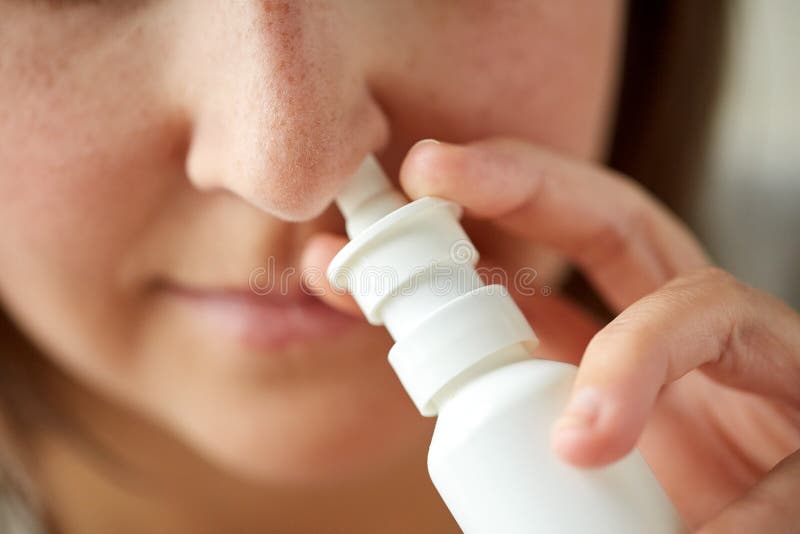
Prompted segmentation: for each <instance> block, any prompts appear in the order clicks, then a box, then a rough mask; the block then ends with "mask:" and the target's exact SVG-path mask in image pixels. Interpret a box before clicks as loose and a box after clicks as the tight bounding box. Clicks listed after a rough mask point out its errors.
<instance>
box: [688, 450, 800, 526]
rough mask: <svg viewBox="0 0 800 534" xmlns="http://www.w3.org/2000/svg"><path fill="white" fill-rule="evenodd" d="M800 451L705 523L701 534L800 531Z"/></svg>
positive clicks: (787, 458)
mask: <svg viewBox="0 0 800 534" xmlns="http://www.w3.org/2000/svg"><path fill="white" fill-rule="evenodd" d="M798 495H800V450H798V451H795V452H794V453H793V454H791V455H790V456H788V457H786V458H785V459H784V460H783V461H782V462H780V463H779V464H778V465H777V466H775V468H773V469H772V471H770V472H769V473H768V474H767V476H766V477H764V478H763V479H762V480H761V481H759V482H758V484H756V485H755V486H754V487H753V488H751V489H750V491H748V492H747V494H746V495H745V496H744V497H742V498H741V499H738V500H736V501H734V502H732V503H731V504H729V505H728V506H727V507H725V508H724V509H723V510H722V512H721V513H720V514H719V515H717V516H716V517H715V518H714V519H712V520H711V521H709V522H708V523H706V524H705V525H703V527H702V528H700V530H698V533H699V534H723V533H728V532H737V533H739V534H760V533H762V532H786V533H789V532H800V507H798V506H797V496H798Z"/></svg>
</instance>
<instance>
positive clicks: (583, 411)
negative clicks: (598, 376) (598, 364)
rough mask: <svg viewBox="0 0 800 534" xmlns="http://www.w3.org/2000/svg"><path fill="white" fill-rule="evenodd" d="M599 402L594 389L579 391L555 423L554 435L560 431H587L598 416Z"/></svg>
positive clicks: (597, 393) (597, 394)
mask: <svg viewBox="0 0 800 534" xmlns="http://www.w3.org/2000/svg"><path fill="white" fill-rule="evenodd" d="M600 402H601V399H600V393H599V392H598V391H597V390H596V389H594V388H585V389H581V390H580V391H578V392H577V393H575V394H574V395H573V396H572V399H571V400H570V401H569V404H567V408H566V409H565V410H564V413H563V415H562V416H561V417H560V418H559V420H558V421H557V422H556V433H561V431H562V430H580V429H585V430H589V429H590V428H591V427H592V426H593V425H594V424H595V423H596V422H597V419H598V416H599V415H600Z"/></svg>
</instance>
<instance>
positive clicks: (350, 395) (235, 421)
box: [182, 377, 434, 488]
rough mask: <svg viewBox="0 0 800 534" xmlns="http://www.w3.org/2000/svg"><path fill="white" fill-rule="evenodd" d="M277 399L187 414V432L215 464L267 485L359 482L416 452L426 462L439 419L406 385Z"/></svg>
mask: <svg viewBox="0 0 800 534" xmlns="http://www.w3.org/2000/svg"><path fill="white" fill-rule="evenodd" d="M392 378H393V377H392ZM393 381H394V380H393ZM275 397H277V398H271V399H269V400H268V401H265V402H264V403H263V404H262V405H261V406H243V405H241V404H240V405H239V406H237V407H236V408H231V409H230V410H228V411H227V413H226V414H225V416H224V417H216V418H209V417H204V418H202V419H196V420H194V421H191V422H188V421H186V420H184V421H183V423H184V425H185V426H184V428H183V429H182V431H183V433H184V434H185V437H186V438H187V440H188V441H189V442H190V443H191V445H193V446H194V448H195V449H197V450H198V451H199V452H200V453H201V454H202V455H203V456H205V457H206V458H207V459H208V460H210V461H211V462H212V463H215V464H217V465H219V466H221V467H222V468H223V469H225V470H226V471H228V472H230V473H231V474H233V475H234V476H236V477H239V478H243V479H247V480H250V481H253V482H256V483H260V484H265V485H279V486H295V487H305V488H315V487H325V486H341V485H345V484H349V483H358V481H359V480H362V481H363V480H368V479H371V478H376V477H380V476H381V475H382V474H384V473H386V472H387V471H388V470H391V469H392V468H394V467H396V466H398V465H400V464H403V463H405V464H406V465H407V464H408V462H409V461H414V460H412V459H414V458H416V459H417V460H418V463H420V464H421V465H420V468H421V469H424V468H425V451H427V447H428V444H429V443H430V438H431V434H432V432H433V423H434V420H433V419H430V418H424V417H422V416H420V415H419V413H418V412H417V411H416V409H415V408H414V406H413V404H412V403H411V401H410V400H409V399H408V397H407V396H406V394H405V392H404V391H403V390H402V388H401V387H400V385H399V383H395V384H392V385H391V386H388V387H378V388H375V387H369V386H365V385H364V384H360V385H359V384H358V383H351V384H349V385H340V386H338V387H330V388H327V389H326V388H314V389H311V388H309V390H308V391H296V392H281V393H276V395H275ZM217 415H219V414H217ZM187 423H188V425H187Z"/></svg>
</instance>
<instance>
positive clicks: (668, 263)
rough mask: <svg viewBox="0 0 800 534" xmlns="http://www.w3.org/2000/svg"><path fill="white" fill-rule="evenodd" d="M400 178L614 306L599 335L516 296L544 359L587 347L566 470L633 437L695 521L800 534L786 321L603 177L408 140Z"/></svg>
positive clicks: (562, 305)
mask: <svg viewBox="0 0 800 534" xmlns="http://www.w3.org/2000/svg"><path fill="white" fill-rule="evenodd" d="M400 174H401V176H400V178H401V183H402V185H403V187H404V189H405V190H406V192H407V194H408V195H409V196H411V197H412V198H418V197H421V196H427V195H433V196H440V197H443V198H448V199H452V200H454V201H455V202H458V203H459V204H461V205H462V206H464V208H465V214H466V215H467V216H468V217H474V218H479V219H487V220H491V221H492V222H493V223H494V224H495V225H497V226H498V227H500V228H503V229H505V230H507V231H508V232H512V233H514V234H517V235H519V236H523V237H525V238H527V239H528V240H530V241H531V242H532V243H536V244H542V245H546V246H549V247H552V248H553V249H556V250H558V251H560V252H561V253H562V254H564V255H565V256H566V257H568V258H569V259H570V260H571V261H572V262H573V263H574V264H575V265H576V266H577V267H578V268H579V269H581V271H582V272H583V273H584V274H585V275H586V277H587V278H588V279H589V280H590V281H591V283H592V284H593V285H594V287H595V288H596V290H597V291H598V293H599V294H600V295H601V296H602V297H603V298H604V299H605V301H606V302H607V304H608V306H609V307H610V308H611V309H612V310H614V311H615V312H620V313H619V315H618V316H617V317H616V318H615V319H614V320H613V321H612V322H611V323H609V324H608V325H605V326H603V327H601V325H598V324H596V323H595V322H594V321H593V320H592V319H591V317H590V316H588V315H587V314H586V313H585V312H583V311H582V310H580V309H579V308H578V307H577V306H576V305H575V304H573V303H571V302H569V301H568V300H567V299H565V298H563V297H558V296H549V297H543V296H537V297H533V298H529V299H528V301H529V302H520V304H521V306H522V307H523V309H525V310H526V311H530V312H531V313H529V317H530V319H531V322H532V324H533V327H534V329H535V330H536V331H537V334H538V335H539V337H540V338H541V339H542V341H543V350H544V351H545V354H547V355H548V356H550V357H554V358H558V359H562V360H567V361H569V360H572V361H575V354H580V353H581V352H582V353H583V357H582V359H581V360H580V367H579V371H578V377H577V379H576V383H575V387H574V390H573V395H572V402H571V403H570V404H569V406H568V408H567V410H566V411H565V414H564V416H563V417H562V419H561V421H560V422H559V423H558V424H557V425H556V427H555V429H554V435H553V446H554V447H555V449H556V451H557V452H558V453H559V454H560V455H561V456H562V457H563V458H564V459H565V460H566V461H568V462H571V463H573V464H575V465H579V466H587V467H588V466H598V465H604V464H607V463H609V462H613V461H615V460H617V459H619V458H621V457H622V456H624V455H625V454H627V453H628V452H629V451H630V450H631V449H632V448H633V447H634V446H635V445H636V444H637V443H638V445H639V447H640V450H641V451H642V454H643V455H644V456H645V458H646V459H647V461H648V463H649V464H650V465H651V467H652V468H653V470H654V472H655V474H656V476H657V477H658V478H659V480H660V481H661V483H662V485H663V486H664V488H665V490H666V491H667V493H668V494H669V495H670V497H671V498H672V499H673V501H674V502H675V505H676V506H677V508H678V510H679V512H680V513H681V514H682V515H683V517H684V519H685V520H686V522H687V523H688V524H689V525H690V526H691V527H692V528H700V531H701V532H703V533H707V534H710V533H716V532H737V533H751V532H752V533H756V532H758V533H761V532H794V531H799V532H800V527H799V526H798V525H800V505H798V501H797V499H798V496H800V452H797V451H798V448H799V447H800V317H799V316H798V315H797V314H796V313H795V312H793V311H792V310H791V309H790V308H789V307H788V306H786V305H784V304H783V303H781V302H780V301H779V300H777V299H775V298H773V297H771V296H769V295H766V294H764V293H761V292H758V291H756V290H754V289H752V288H749V287H747V286H745V285H744V284H742V283H740V282H738V281H737V280H735V279H734V278H733V277H732V276H731V275H729V274H727V273H725V272H724V271H721V270H720V269H717V268H715V267H712V266H710V262H709V260H708V258H707V256H706V254H705V253H704V252H703V250H702V248H701V247H700V246H699V244H698V243H697V241H696V240H695V239H694V237H693V236H692V235H691V234H690V232H689V231H688V230H687V229H686V227H685V226H684V225H682V224H681V223H680V221H679V220H678V219H677V218H675V217H674V216H673V215H672V214H671V213H669V212H668V211H667V210H666V209H665V208H664V207H663V206H662V205H660V204H659V203H658V202H657V201H656V200H655V199H654V198H652V197H651V196H650V195H648V194H647V193H646V192H645V191H644V190H643V189H642V188H641V187H639V186H638V185H637V184H636V183H635V182H633V181H632V180H630V179H628V178H626V177H624V176H620V175H618V174H616V173H614V172H613V171H611V170H608V169H605V168H602V167H598V166H593V165H591V164H587V163H583V162H580V161H573V160H570V159H568V158H565V157H562V156H559V155H556V154H553V153H550V152H547V151H544V150H541V149H538V148H535V147H534V146H532V145H530V144H528V143H525V142H521V141H516V140H511V139H491V140H486V141H481V142H477V143H472V144H470V145H467V146H456V145H448V144H437V143H430V142H422V143H418V144H417V145H416V146H415V147H414V148H412V150H411V151H410V152H409V154H408V156H407V158H406V160H405V162H404V164H403V167H402V169H401V173H400ZM342 244H343V240H342V238H340V237H333V236H321V237H319V238H318V239H317V240H316V242H315V243H314V246H312V247H310V248H309V254H308V255H307V261H308V262H309V263H317V264H319V265H322V266H325V265H327V262H328V261H329V259H330V257H331V256H332V255H333V254H334V253H335V251H336V250H338V248H340V247H341V245H342ZM765 261H769V260H768V259H767V260H765ZM326 293H328V294H330V292H326ZM332 298H333V299H334V300H333V301H332V303H333V304H334V305H337V306H340V307H342V308H345V309H351V310H352V309H355V308H354V303H353V302H352V301H351V300H350V299H349V297H332ZM589 337H591V341H590V342H589V343H588V346H587V345H586V344H585V343H584V341H585V340H586V339H589ZM584 349H585V350H584ZM570 352H572V353H573V356H572V357H570ZM575 363H577V361H575ZM792 529H796V530H792Z"/></svg>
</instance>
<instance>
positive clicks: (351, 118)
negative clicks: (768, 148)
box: [0, 0, 621, 487]
mask: <svg viewBox="0 0 800 534" xmlns="http://www.w3.org/2000/svg"><path fill="white" fill-rule="evenodd" d="M620 19H621V9H620V6H619V5H618V2H616V1H614V0H608V1H605V0H604V1H594V2H582V1H565V2H549V1H547V2H545V1H541V2H539V1H535V2H522V1H520V2H512V1H509V2H484V1H482V0H468V1H440V2H421V1H420V2H408V1H381V2H372V1H366V0H364V1H355V0H353V1H348V2H339V1H317V2H311V1H309V2H277V1H276V2H256V1H250V0H242V1H237V2H228V1H221V0H219V1H217V0H214V1H204V2H192V1H189V0H158V1H155V0H154V1H149V2H146V1H142V2H135V1H120V2H112V1H108V2H98V3H88V2H78V1H76V2H62V3H58V4H55V5H54V4H52V3H50V2H36V1H21V0H0V199H3V203H4V206H3V209H2V210H0V297H1V298H2V305H3V307H4V308H5V310H6V311H7V313H9V314H11V316H12V317H13V319H14V320H15V322H16V323H17V324H18V326H19V327H20V328H21V329H22V330H23V331H24V332H25V333H26V334H28V335H29V336H30V338H31V339H32V340H34V341H35V342H36V343H37V344H38V345H39V346H40V347H42V348H43V349H44V351H45V352H46V353H47V355H48V357H50V358H51V359H52V361H53V362H54V363H55V364H56V365H57V366H58V367H60V368H63V369H65V370H66V372H67V373H68V374H69V375H70V376H72V377H73V378H74V379H75V381H76V382H78V383H79V384H82V385H84V386H86V388H87V389H88V390H90V391H93V392H96V393H97V395H98V398H107V399H109V401H111V400H113V401H115V402H118V403H119V404H120V405H121V406H123V407H124V408H125V409H126V410H130V411H131V412H132V413H136V414H137V415H138V416H143V418H144V419H146V420H148V421H151V422H153V423H154V424H156V425H158V426H159V427H160V428H162V429H164V431H165V432H166V433H168V434H174V435H175V436H176V437H177V439H179V440H181V441H184V442H186V443H187V444H188V445H189V447H190V448H191V449H192V450H194V451H196V452H197V453H198V454H199V455H201V456H204V457H206V458H207V459H209V461H211V462H212V463H217V464H220V465H222V466H224V467H225V469H230V470H232V471H233V472H235V473H238V474H240V475H245V476H247V477H250V478H255V479H258V480H264V481H269V482H272V483H276V484H284V483H286V484H292V485H300V486H315V487H318V486H325V485H326V484H332V483H336V482H337V481H340V480H343V479H347V478H353V477H356V478H357V477H359V476H361V475H362V474H365V473H371V472H374V471H376V470H378V471H379V470H381V469H385V468H386V466H391V465H399V464H400V463H401V462H402V461H404V459H406V458H407V455H408V453H407V451H409V450H424V446H425V445H426V444H427V441H428V439H429V434H430V431H431V428H432V426H431V425H432V421H431V420H427V419H424V418H422V417H420V416H419V415H418V414H417V413H416V412H415V410H414V408H413V406H412V404H411V402H410V401H409V399H408V398H407V396H406V394H405V392H404V391H403V390H402V388H401V386H400V385H399V383H398V382H397V381H396V379H395V378H394V376H393V374H392V372H391V370H390V368H389V366H388V365H387V364H386V362H385V355H386V352H387V351H388V348H389V347H390V343H391V341H390V339H389V338H388V336H387V335H386V334H385V333H384V331H383V330H382V329H378V328H374V327H371V326H369V325H367V324H366V323H364V322H363V321H358V320H351V319H347V318H344V317H340V318H335V319H331V318H330V317H329V318H328V319H330V320H331V321H333V322H336V321H341V323H336V324H337V325H339V324H340V326H337V327H336V328H334V329H332V330H333V331H331V332H328V333H326V334H325V335H324V336H321V337H320V336H317V337H315V338H313V339H308V340H305V339H303V340H293V341H290V342H280V343H277V342H268V343H265V342H263V340H262V341H258V342H253V341H252V340H251V339H250V338H248V337H247V336H244V335H242V328H241V324H240V323H241V321H239V322H237V321H238V319H236V318H234V319H230V321H229V318H228V317H227V316H226V312H220V313H216V312H215V313H214V314H211V316H210V317H209V315H208V314H207V313H205V312H206V311H207V310H206V309H205V308H203V306H195V305H193V304H192V302H191V301H192V299H191V298H185V295H183V294H182V292H186V291H188V292H192V291H195V292H200V293H202V294H203V295H207V294H208V293H213V294H214V295H217V294H218V293H219V292H222V293H224V292H225V291H238V293H236V294H237V295H239V294H242V293H246V292H247V290H248V282H249V279H250V276H251V273H252V272H253V271H254V269H257V268H258V267H263V266H265V265H266V263H267V259H268V258H273V259H274V260H275V263H274V267H275V269H274V271H272V272H273V273H275V276H278V275H279V273H280V272H281V271H282V270H283V271H285V270H286V269H288V268H295V269H299V268H300V257H301V255H302V253H303V250H304V247H305V244H306V242H307V240H308V238H309V237H310V236H311V235H313V234H315V233H317V232H320V231H333V232H340V231H341V229H342V224H341V220H340V218H339V216H338V214H337V213H335V212H334V210H332V209H331V208H329V206H330V204H331V202H332V199H333V197H334V196H335V194H336V192H337V191H338V190H339V189H340V188H341V187H342V185H343V183H344V182H345V180H346V178H347V176H348V175H349V174H350V173H352V172H353V171H354V170H355V169H356V168H357V166H358V165H359V163H360V162H361V160H362V159H363V158H364V156H365V155H366V154H367V153H369V152H375V153H377V154H378V155H379V159H380V160H381V162H382V164H383V166H384V167H385V169H386V170H387V172H388V173H389V175H390V176H396V175H397V171H398V169H399V166H400V163H401V161H402V158H403V156H404V155H405V153H406V152H407V151H408V149H409V147H410V146H411V145H412V144H413V143H414V142H416V141H417V140H419V139H423V138H429V137H433V138H438V139H444V140H449V141H469V140H473V139H479V138H483V137H487V136H492V135H513V136H516V137H519V138H522V139H528V140H530V141H531V142H534V143H537V144H539V145H543V146H547V147H551V148H554V149H556V150H559V151H561V152H565V153H568V154H572V155H574V156H577V157H579V158H586V159H596V158H598V157H599V156H600V155H601V154H602V149H603V145H604V143H605V137H606V125H607V121H608V118H609V115H610V111H611V105H610V104H611V102H612V101H613V94H614V86H615V67H616V64H617V59H618V58H617V41H618V35H619V25H620ZM468 224H469V225H470V229H471V230H470V231H471V234H472V235H473V237H474V240H475V241H476V244H477V245H478V247H479V249H481V250H482V251H483V252H484V255H485V256H486V257H489V258H491V259H492V260H493V261H495V262H497V263H501V264H502V265H504V266H505V267H507V268H510V269H513V268H514V267H515V266H517V265H521V264H523V263H524V264H526V265H533V266H536V267H541V271H542V272H543V273H544V274H545V275H546V274H547V273H548V272H554V271H555V270H554V269H551V268H550V266H552V265H553V261H552V258H550V256H548V255H547V254H546V253H544V252H542V251H536V250H533V248H532V247H531V246H530V245H528V244H526V245H524V247H523V246H522V245H519V242H517V241H515V240H514V238H512V237H508V236H503V237H499V236H498V234H497V232H496V231H494V230H492V229H491V228H490V227H488V226H486V225H482V224H480V223H471V222H469V221H468ZM521 248H524V250H526V251H530V252H525V253H524V254H521V253H519V252H518V251H519V250H520V249H521ZM176 288H178V289H176ZM289 293H290V297H289V298H287V300H285V301H280V302H278V303H277V304H276V305H283V304H284V303H285V304H286V305H287V306H290V305H293V304H292V303H293V302H294V301H293V300H291V299H293V298H295V297H296V296H297V295H298V294H299V293H300V280H299V277H294V278H292V279H291V282H290V287H289ZM298 298H299V297H298ZM303 302H305V301H303ZM201 308H202V309H201ZM237 313H238V312H237ZM237 317H238V316H237ZM231 324H233V326H231ZM312 337H313V336H312Z"/></svg>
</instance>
